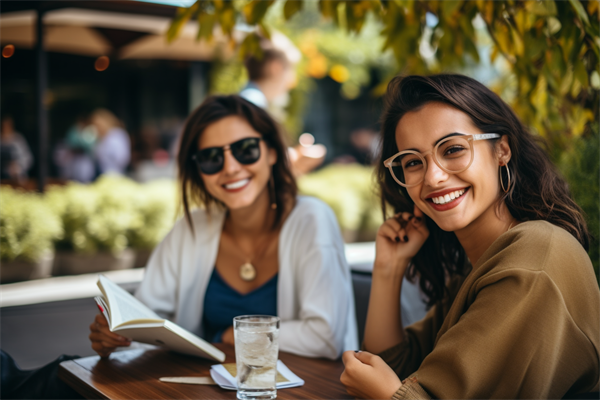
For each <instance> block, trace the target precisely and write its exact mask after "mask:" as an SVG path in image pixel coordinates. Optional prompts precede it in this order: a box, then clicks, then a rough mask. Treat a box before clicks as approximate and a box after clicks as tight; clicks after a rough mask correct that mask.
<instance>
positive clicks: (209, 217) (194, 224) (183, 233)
mask: <svg viewBox="0 0 600 400" xmlns="http://www.w3.org/2000/svg"><path fill="white" fill-rule="evenodd" d="M224 218H225V212H224V211H222V210H218V209H211V211H210V212H207V211H206V210H205V209H203V208H196V209H194V210H192V211H191V212H190V219H191V227H190V223H189V222H188V220H187V218H186V217H185V215H184V216H182V217H180V218H179V219H178V220H177V221H176V222H175V224H174V225H173V228H172V229H171V232H170V235H172V236H175V237H177V240H182V239H184V238H185V237H189V238H193V237H199V238H200V239H203V238H211V237H213V235H214V234H215V233H216V232H217V231H219V230H220V229H221V228H222V225H223V219H224ZM192 228H193V233H192Z"/></svg>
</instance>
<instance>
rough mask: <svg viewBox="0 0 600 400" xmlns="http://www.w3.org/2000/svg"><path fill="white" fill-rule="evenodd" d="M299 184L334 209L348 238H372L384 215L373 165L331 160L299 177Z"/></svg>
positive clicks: (303, 191)
mask: <svg viewBox="0 0 600 400" xmlns="http://www.w3.org/2000/svg"><path fill="white" fill-rule="evenodd" d="M298 187H299V189H300V193H302V194H306V195H310V196H314V197H318V198H319V199H321V200H323V201H324V202H325V203H327V204H328V205H329V206H330V207H331V208H332V209H333V212H334V213H335V215H336V217H337V220H338V222H339V224H340V228H341V229H342V232H344V233H345V235H344V237H345V238H346V240H347V241H349V239H350V240H352V239H353V240H358V241H371V240H375V235H376V233H377V229H378V228H379V226H380V225H381V224H382V222H383V218H382V215H381V207H380V205H379V199H378V197H377V196H376V195H375V191H374V181H373V168H372V167H365V166H362V165H359V164H331V165H329V166H327V167H325V168H323V169H321V170H319V171H316V172H313V173H311V174H308V175H304V176H302V177H300V179H298Z"/></svg>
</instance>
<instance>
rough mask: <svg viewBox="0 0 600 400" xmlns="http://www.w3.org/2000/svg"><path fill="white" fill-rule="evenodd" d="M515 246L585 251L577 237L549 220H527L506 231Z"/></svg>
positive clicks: (544, 249) (562, 250) (532, 249)
mask: <svg viewBox="0 0 600 400" xmlns="http://www.w3.org/2000/svg"><path fill="white" fill-rule="evenodd" d="M505 236H507V237H508V239H509V240H510V242H511V243H512V244H514V245H517V246H514V247H518V248H520V249H522V250H526V249H529V251H533V252H542V251H543V252H544V253H547V252H548V251H550V252H555V251H559V252H565V251H566V252H568V253H573V252H575V253H578V252H579V253H585V250H584V249H583V247H582V246H581V244H580V243H579V241H578V240H577V239H575V237H574V236H573V235H572V234H571V233H569V232H567V231H566V230H565V229H563V228H561V227H559V226H557V225H554V224H552V223H550V222H548V221H541V220H539V221H525V222H521V223H520V224H518V225H517V226H515V227H514V228H512V229H510V230H509V231H508V232H506V233H505Z"/></svg>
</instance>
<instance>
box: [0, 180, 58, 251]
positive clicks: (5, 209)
mask: <svg viewBox="0 0 600 400" xmlns="http://www.w3.org/2000/svg"><path fill="white" fill-rule="evenodd" d="M0 203H1V204H2V212H1V213H0V259H2V260H4V261H10V260H14V259H16V258H19V259H23V260H27V261H38V260H40V258H41V257H42V256H43V254H44V253H46V252H48V251H51V250H52V249H53V248H54V241H56V240H58V239H60V238H61V237H62V235H63V229H62V225H61V221H60V218H59V217H58V215H57V214H56V213H54V212H53V211H52V209H51V208H50V207H48V205H47V204H46V203H45V201H44V199H43V198H42V197H41V196H39V195H38V194H36V193H27V192H23V191H20V190H15V189H12V188H10V187H4V186H2V187H1V188H0Z"/></svg>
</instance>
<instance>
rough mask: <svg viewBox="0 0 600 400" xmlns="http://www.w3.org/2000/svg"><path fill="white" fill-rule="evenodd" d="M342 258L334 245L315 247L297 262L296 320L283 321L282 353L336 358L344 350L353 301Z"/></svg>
mask: <svg viewBox="0 0 600 400" xmlns="http://www.w3.org/2000/svg"><path fill="white" fill-rule="evenodd" d="M343 257H344V255H343V254H340V251H338V250H336V249H335V248H334V247H333V246H317V247H315V248H313V249H312V250H311V251H310V252H308V253H305V254H304V255H303V256H302V257H301V260H300V261H299V262H298V267H297V269H296V270H297V272H296V274H295V276H294V280H295V282H294V284H295V287H296V293H295V294H294V293H288V295H289V296H294V295H295V296H297V298H298V305H299V312H298V318H297V319H294V320H290V321H282V323H281V328H280V333H279V346H280V349H281V350H284V351H287V352H291V353H295V354H300V355H303V356H307V357H326V358H330V359H336V358H338V357H339V356H340V355H341V353H342V351H343V350H344V339H345V336H346V332H347V330H348V326H349V323H348V322H349V321H348V318H349V315H350V312H349V311H350V309H349V308H350V307H351V304H352V302H353V301H354V299H353V298H352V291H351V286H350V285H351V283H350V277H349V271H346V273H344V269H345V268H346V269H347V265H346V263H345V260H344V258H343Z"/></svg>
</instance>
